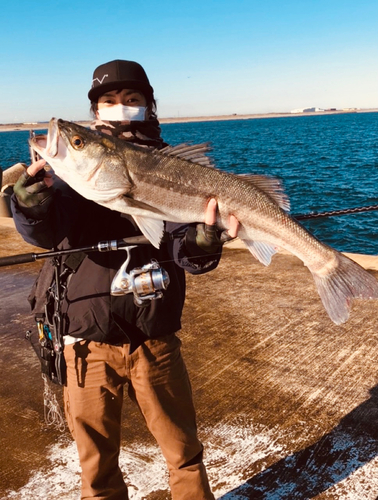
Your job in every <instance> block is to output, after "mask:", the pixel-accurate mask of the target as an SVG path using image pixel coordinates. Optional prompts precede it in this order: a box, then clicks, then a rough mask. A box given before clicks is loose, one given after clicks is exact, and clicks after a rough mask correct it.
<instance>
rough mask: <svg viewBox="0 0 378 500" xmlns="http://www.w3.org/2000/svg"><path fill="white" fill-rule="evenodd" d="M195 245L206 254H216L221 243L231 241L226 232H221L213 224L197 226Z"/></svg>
mask: <svg viewBox="0 0 378 500" xmlns="http://www.w3.org/2000/svg"><path fill="white" fill-rule="evenodd" d="M196 229H197V234H196V244H197V245H198V246H199V247H200V248H202V250H204V251H205V252H207V253H217V252H218V251H219V250H220V248H221V247H222V245H223V243H225V242H226V241H229V240H232V239H233V238H231V236H229V234H228V233H227V231H221V230H220V229H218V228H217V226H216V225H215V224H213V225H211V226H209V225H208V224H197V228H196Z"/></svg>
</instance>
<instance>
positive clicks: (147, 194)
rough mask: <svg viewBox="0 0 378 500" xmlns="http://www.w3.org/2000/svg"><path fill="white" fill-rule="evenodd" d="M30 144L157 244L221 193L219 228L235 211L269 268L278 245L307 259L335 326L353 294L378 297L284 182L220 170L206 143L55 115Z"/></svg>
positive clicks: (377, 285)
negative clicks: (303, 218) (145, 138)
mask: <svg viewBox="0 0 378 500" xmlns="http://www.w3.org/2000/svg"><path fill="white" fill-rule="evenodd" d="M30 143H31V146H32V147H33V148H34V149H35V150H36V151H37V152H38V153H39V155H40V156H41V157H42V158H44V159H45V160H46V161H47V162H48V163H49V164H50V165H51V167H52V168H53V169H54V171H55V174H56V175H57V176H59V177H60V178H61V179H62V180H64V181H65V182H67V183H68V184H69V185H70V186H71V187H72V188H73V189H75V190H76V191H77V192H78V193H80V194H81V195H82V196H84V197H85V198H87V199H89V200H93V201H95V202H96V203H99V204H100V205H103V206H105V207H108V208H109V209H111V210H117V211H119V212H123V213H126V214H129V215H131V216H132V217H133V218H134V220H135V222H136V224H137V225H138V226H139V228H140V229H141V231H142V233H143V234H144V235H145V236H146V237H147V238H148V239H149V240H150V241H151V243H152V244H153V245H155V246H156V247H158V246H159V243H160V240H161V238H162V237H163V233H164V222H163V221H164V220H167V221H168V220H169V221H173V222H183V223H189V222H203V217H204V207H205V205H206V203H207V201H208V200H209V198H211V197H214V198H216V199H217V201H218V207H219V213H218V220H217V225H218V226H219V227H220V228H225V229H227V225H228V219H229V216H230V215H231V214H232V215H234V216H235V217H236V218H237V219H238V220H239V221H240V224H241V228H240V231H239V237H240V239H241V240H242V241H243V242H244V243H245V245H246V246H247V248H248V249H249V250H250V252H251V253H252V254H253V255H254V257H255V258H257V259H258V260H259V261H260V262H262V263H263V264H265V265H268V264H269V263H270V260H271V256H272V255H273V254H274V253H275V252H276V248H277V247H280V248H284V249H286V250H288V251H289V252H291V253H292V254H294V255H296V256H297V257H298V258H300V259H301V260H302V261H303V263H304V264H305V265H306V266H307V267H308V268H309V270H310V271H311V273H312V275H313V277H314V280H315V283H316V286H317V289H318V292H319V295H320V297H321V300H322V302H323V305H324V307H325V309H326V310H327V312H328V314H329V316H330V318H331V319H332V321H334V322H335V323H336V324H341V323H343V322H345V321H346V320H347V319H348V316H349V308H350V305H351V301H352V299H353V298H362V299H370V298H378V282H377V281H376V279H375V278H374V277H373V276H372V275H370V274H369V273H368V272H367V271H365V270H364V269H363V268H362V267H360V266H359V265H358V264H356V263H355V262H353V261H351V260H350V259H348V258H347V257H345V256H344V255H342V254H340V253H339V252H337V251H336V250H334V249H332V248H331V247H329V246H328V245H325V244H323V243H321V242H320V241H319V240H318V239H316V238H315V237H314V236H312V235H311V234H310V233H309V232H308V231H307V230H306V229H304V228H303V227H302V226H301V225H300V224H299V223H298V222H297V221H295V220H294V219H293V218H291V217H290V216H289V215H288V214H287V213H286V210H288V209H289V200H288V199H287V197H286V196H285V194H284V192H283V189H282V185H281V183H280V181H279V180H277V179H275V178H271V177H265V176H254V175H248V176H245V175H234V174H229V173H225V172H222V171H220V170H217V169H216V168H214V166H213V165H212V164H211V160H210V159H209V157H207V156H206V155H205V153H206V151H208V146H207V145H206V144H200V145H195V146H192V145H191V146H188V145H185V144H184V145H180V146H176V147H170V146H169V147H167V148H165V149H163V150H160V151H158V150H150V149H147V148H143V147H139V146H135V145H133V144H131V143H129V142H126V141H122V140H118V139H116V138H113V137H111V136H109V135H105V134H100V133H98V132H94V131H91V130H88V129H86V128H84V127H81V126H79V125H76V124H74V123H71V122H67V121H64V120H57V119H55V118H53V119H52V120H51V121H50V124H49V131H48V135H47V136H44V135H41V136H36V137H35V138H34V139H32V140H31V141H30Z"/></svg>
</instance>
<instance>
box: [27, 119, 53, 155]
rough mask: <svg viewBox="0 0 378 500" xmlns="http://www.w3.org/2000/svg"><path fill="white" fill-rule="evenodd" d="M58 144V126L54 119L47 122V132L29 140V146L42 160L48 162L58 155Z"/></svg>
mask: <svg viewBox="0 0 378 500" xmlns="http://www.w3.org/2000/svg"><path fill="white" fill-rule="evenodd" d="M58 143H59V126H58V120H57V119H56V118H51V120H50V122H49V127H48V132H47V135H46V134H39V135H36V136H34V137H32V138H31V139H29V145H30V147H31V148H32V149H34V151H36V152H37V153H38V154H39V155H40V156H41V157H42V158H44V159H45V160H48V159H49V158H55V157H56V156H57V154H58Z"/></svg>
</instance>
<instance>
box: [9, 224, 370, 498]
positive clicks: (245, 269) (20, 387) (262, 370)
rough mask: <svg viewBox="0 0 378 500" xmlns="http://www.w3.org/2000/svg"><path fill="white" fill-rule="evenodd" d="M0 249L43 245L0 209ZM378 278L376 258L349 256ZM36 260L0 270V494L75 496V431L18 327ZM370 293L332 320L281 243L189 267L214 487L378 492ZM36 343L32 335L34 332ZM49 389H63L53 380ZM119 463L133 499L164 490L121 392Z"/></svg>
mask: <svg viewBox="0 0 378 500" xmlns="http://www.w3.org/2000/svg"><path fill="white" fill-rule="evenodd" d="M0 238H1V248H0V256H5V255H15V254H20V253H26V252H30V251H41V250H40V249H35V248H32V247H30V246H29V245H26V244H25V243H23V242H22V240H21V238H20V237H19V236H18V234H17V233H16V232H15V230H14V228H13V221H12V219H5V218H4V219H0ZM352 257H353V258H355V259H356V260H357V261H359V263H360V264H362V265H363V266H364V267H366V268H367V269H368V270H369V271H370V272H371V273H373V274H374V275H375V276H377V277H378V273H377V269H378V266H377V258H376V257H366V256H362V255H361V256H352ZM41 264H42V263H41V261H39V262H36V263H32V264H26V265H22V266H12V267H11V266H9V267H6V268H0V296H1V301H0V361H1V378H0V404H1V412H0V419H1V429H2V432H1V438H0V439H1V450H2V452H1V458H0V471H1V472H0V474H1V478H0V498H2V499H3V500H10V499H17V500H20V499H28V500H30V499H32V500H39V499H40V500H42V499H43V500H45V499H46V498H49V500H55V499H58V498H59V500H71V499H77V498H79V483H80V468H79V464H78V459H77V455H76V451H75V446H74V444H73V443H72V440H71V437H70V435H69V433H68V431H67V430H65V431H64V432H63V433H61V432H59V431H57V430H55V429H54V428H51V427H49V426H48V425H46V423H45V421H44V415H43V384H42V380H41V373H40V367H39V361H38V359H37V356H36V355H35V353H34V351H33V349H32V347H31V346H30V343H29V342H28V341H26V340H25V338H24V337H25V331H26V330H33V331H34V332H35V327H34V323H33V319H32V318H31V317H30V316H29V309H28V303H27V300H26V297H27V295H28V293H29V290H30V288H31V285H32V283H33V281H34V279H35V276H36V274H37V271H38V269H39V267H40V266H41ZM377 313H378V301H356V302H355V303H354V305H353V309H352V312H351V317H350V319H349V321H348V322H347V323H345V324H344V325H342V326H335V325H334V324H333V323H332V322H331V321H330V320H329V318H328V316H327V314H326V312H325V310H324V308H323V306H322V304H321V301H320V299H319V297H318V295H317V292H316V290H315V285H314V283H313V279H312V276H311V274H310V273H309V271H308V270H307V268H305V267H304V266H303V264H302V263H301V262H300V261H299V260H298V259H297V258H295V257H293V256H290V255H285V254H278V255H276V256H275V257H274V258H273V262H272V264H271V265H270V266H269V267H267V268H265V267H264V266H262V265H261V264H260V263H258V262H256V261H255V260H254V259H253V257H252V256H251V255H250V254H249V253H248V252H247V251H246V250H243V249H242V248H241V246H240V245H237V244H233V245H230V246H229V247H227V248H225V250H224V255H223V258H222V261H221V264H220V266H219V267H218V269H216V270H215V271H214V272H211V273H208V274H206V275H203V276H188V292H187V301H186V306H185V310H184V316H183V329H182V331H181V333H180V338H181V339H182V341H183V354H184V357H185V360H186V363H187V366H188V370H189V372H190V376H191V381H192V386H193V392H194V398H195V404H196V408H197V416H198V427H199V432H200V437H201V439H202V441H203V443H204V446H205V461H206V464H207V469H208V474H209V477H210V482H211V485H212V488H213V491H214V494H215V496H216V498H217V499H222V500H232V499H234V500H236V499H237V500H241V499H269V500H271V499H274V500H276V499H287V500H289V499H290V500H292V499H322V500H326V499H327V500H330V499H350V500H374V499H376V498H377V496H378V474H377V470H378V369H377V359H378V317H377ZM34 337H35V338H34V341H35V342H36V341H37V338H36V334H34ZM56 394H57V397H58V399H60V391H59V389H57V390H56ZM120 461H121V465H122V469H123V471H124V474H125V478H126V481H127V483H128V484H129V490H130V498H131V499H135V500H136V499H147V500H165V499H168V498H170V496H169V493H168V489H167V476H166V471H165V465H164V461H163V459H162V458H161V455H160V452H159V450H158V448H157V446H156V444H155V442H154V440H153V438H152V437H151V436H150V435H149V433H148V432H147V431H146V429H145V427H144V422H143V420H142V418H141V416H140V415H139V412H138V410H137V409H136V408H135V407H134V406H133V404H132V403H131V402H130V401H129V400H127V399H126V400H125V404H124V425H123V431H122V451H121V460H120Z"/></svg>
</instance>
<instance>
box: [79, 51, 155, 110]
mask: <svg viewBox="0 0 378 500" xmlns="http://www.w3.org/2000/svg"><path fill="white" fill-rule="evenodd" d="M122 89H133V90H139V91H140V92H142V93H143V95H144V96H145V97H146V99H147V100H148V101H149V100H152V99H153V95H154V89H153V88H152V87H151V85H150V82H149V80H148V78H147V75H146V72H145V71H144V69H143V68H142V66H141V65H140V64H138V63H137V62H134V61H123V60H120V59H117V60H115V61H110V62H108V63H105V64H102V65H101V66H99V67H98V68H96V69H95V70H94V73H93V80H92V88H91V90H90V91H89V92H88V97H89V99H90V101H92V102H97V100H98V98H99V97H100V95H102V94H105V92H108V91H110V90H122Z"/></svg>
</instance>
